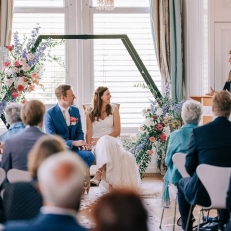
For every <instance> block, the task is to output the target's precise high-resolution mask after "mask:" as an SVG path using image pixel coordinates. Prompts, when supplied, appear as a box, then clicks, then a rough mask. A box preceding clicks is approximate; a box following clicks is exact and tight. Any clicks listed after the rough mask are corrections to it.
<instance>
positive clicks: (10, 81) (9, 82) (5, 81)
mask: <svg viewBox="0 0 231 231" xmlns="http://www.w3.org/2000/svg"><path fill="white" fill-rule="evenodd" d="M4 83H5V84H6V86H8V87H10V86H11V85H12V83H13V80H12V79H8V78H5V79H4Z"/></svg>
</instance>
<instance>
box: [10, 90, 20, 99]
mask: <svg viewBox="0 0 231 231" xmlns="http://www.w3.org/2000/svg"><path fill="white" fill-rule="evenodd" d="M11 95H12V97H13V98H15V99H16V98H18V96H19V94H18V92H16V91H14V92H12V93H11Z"/></svg>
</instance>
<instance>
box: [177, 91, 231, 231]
mask: <svg viewBox="0 0 231 231" xmlns="http://www.w3.org/2000/svg"><path fill="white" fill-rule="evenodd" d="M212 110H213V113H214V116H215V119H214V121H213V122H210V123H208V124H205V125H203V126H200V127H197V128H194V129H193V131H192V134H191V137H190V141H189V146H188V150H187V152H186V154H187V156H186V164H185V167H186V170H187V172H188V173H189V175H190V177H186V178H182V179H181V180H180V181H179V183H178V202H179V210H180V214H181V218H182V228H183V230H185V229H186V223H187V217H188V214H189V209H190V205H195V204H198V205H201V206H206V207H207V206H210V204H211V201H210V197H209V195H208V192H207V191H206V190H205V188H204V186H203V184H202V183H201V182H200V180H199V179H198V176H197V174H196V168H197V166H199V165H200V164H210V165H214V166H221V167H231V122H230V121H229V120H228V118H229V115H230V111H231V94H230V93H229V92H227V91H221V92H217V93H216V94H215V95H214V96H213V103H212ZM211 180H212V179H211ZM219 211H220V221H219V229H220V230H224V224H225V223H226V222H227V221H228V219H229V213H228V211H227V210H219ZM190 215H191V214H190ZM188 230H189V231H190V230H192V219H190V222H189V227H188Z"/></svg>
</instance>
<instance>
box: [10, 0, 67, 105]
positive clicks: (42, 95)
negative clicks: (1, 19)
mask: <svg viewBox="0 0 231 231" xmlns="http://www.w3.org/2000/svg"><path fill="white" fill-rule="evenodd" d="M15 1H16V2H17V0H15ZM30 2H34V1H30ZM37 23H39V26H40V27H41V28H40V32H39V34H64V13H63V14H62V13H56V14H54V13H53V14H52V13H14V16H13V33H14V32H15V31H18V33H19V37H20V42H21V41H22V39H23V34H26V35H27V37H29V36H30V35H31V31H32V29H33V28H34V27H37ZM12 42H13V39H12ZM52 54H53V55H55V56H57V57H61V59H62V61H63V62H64V60H65V45H64V44H63V45H61V46H56V47H55V48H54V49H52ZM44 64H45V71H44V74H43V77H42V80H41V83H42V84H43V85H44V87H45V91H43V90H42V89H41V87H39V86H37V87H36V88H35V91H33V92H31V93H28V94H27V95H26V99H27V100H30V99H39V100H42V101H43V102H44V103H45V104H53V103H55V102H56V97H55V94H54V89H55V87H56V86H57V85H59V84H61V83H64V82H65V69H64V67H62V66H60V65H59V64H57V63H56V62H52V63H50V62H45V63H44Z"/></svg>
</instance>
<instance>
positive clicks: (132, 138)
mask: <svg viewBox="0 0 231 231" xmlns="http://www.w3.org/2000/svg"><path fill="white" fill-rule="evenodd" d="M130 139H131V141H133V142H134V141H136V140H137V136H136V134H131V135H130Z"/></svg>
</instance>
